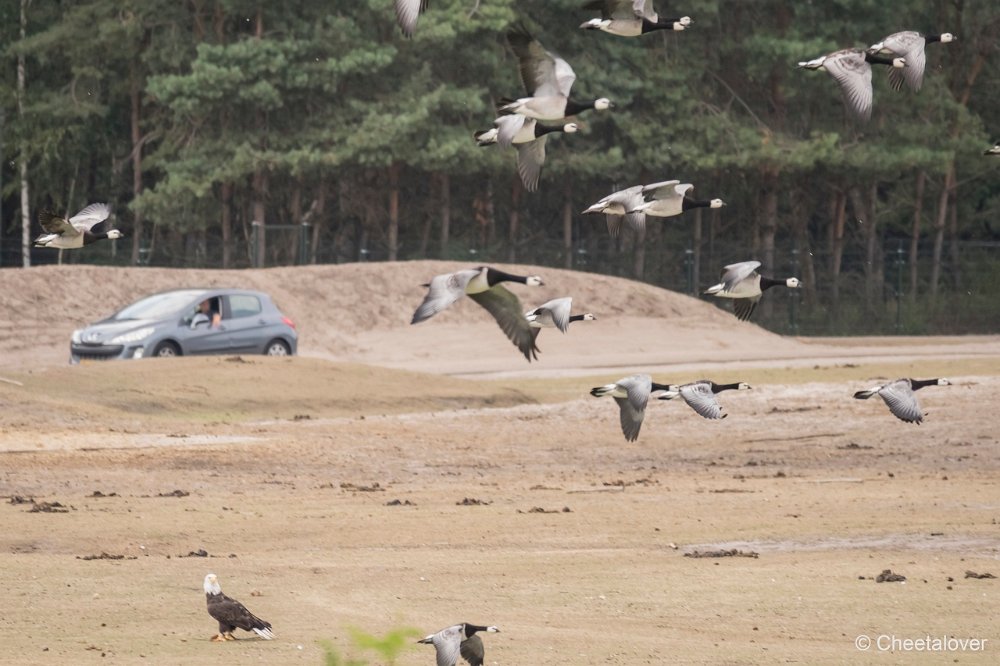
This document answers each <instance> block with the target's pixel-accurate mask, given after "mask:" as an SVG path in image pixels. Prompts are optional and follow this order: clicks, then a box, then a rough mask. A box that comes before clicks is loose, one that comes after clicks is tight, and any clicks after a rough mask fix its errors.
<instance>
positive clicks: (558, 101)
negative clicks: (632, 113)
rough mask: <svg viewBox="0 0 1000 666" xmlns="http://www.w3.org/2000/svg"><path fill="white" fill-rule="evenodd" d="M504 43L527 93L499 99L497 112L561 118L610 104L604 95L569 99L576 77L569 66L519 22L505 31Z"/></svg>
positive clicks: (539, 118)
mask: <svg viewBox="0 0 1000 666" xmlns="http://www.w3.org/2000/svg"><path fill="white" fill-rule="evenodd" d="M507 43H508V44H510V48H511V49H512V50H513V51H514V55H516V56H517V58H518V61H519V68H520V72H521V82H522V83H523V84H524V88H525V90H527V92H528V96H527V97H521V98H519V99H508V98H504V99H502V100H501V101H500V104H499V106H498V108H499V110H500V113H502V114H511V113H519V114H521V115H522V116H526V117H528V118H534V119H535V120H562V119H563V118H565V117H566V116H573V115H576V114H577V113H580V112H581V111H586V110H587V109H596V110H597V111H604V110H605V109H609V108H611V107H612V106H614V104H613V103H612V102H611V100H609V99H607V98H606V97H602V98H600V99H597V100H594V101H592V102H577V101H575V100H572V99H570V96H569V93H570V89H571V88H572V87H573V82H574V81H576V74H575V73H574V72H573V68H572V67H570V66H569V63H568V62H566V61H565V60H563V59H562V58H560V57H559V56H557V55H555V54H553V53H551V52H550V51H546V50H545V47H543V46H542V45H541V43H539V41H538V40H537V39H535V38H534V37H532V36H531V33H529V32H528V30H527V28H525V27H524V25H523V24H518V25H516V26H514V27H513V28H511V29H510V30H508V31H507Z"/></svg>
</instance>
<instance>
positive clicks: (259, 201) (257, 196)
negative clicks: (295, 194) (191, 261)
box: [253, 6, 268, 268]
mask: <svg viewBox="0 0 1000 666" xmlns="http://www.w3.org/2000/svg"><path fill="white" fill-rule="evenodd" d="M254 36H255V38H256V40H257V41H260V40H262V39H263V38H264V10H263V8H262V7H260V6H258V7H257V22H256V26H255V34H254ZM255 124H256V126H257V140H258V145H259V146H260V148H261V149H264V148H266V147H267V132H266V126H267V118H266V116H265V115H264V112H263V111H260V110H258V111H257V114H256V123H255ZM267 186H268V182H267V173H266V172H265V170H264V165H263V164H258V165H257V167H256V170H255V171H254V174H253V222H254V224H256V225H257V256H255V257H254V264H255V265H256V267H257V268H263V267H264V263H265V258H266V257H267V233H266V229H267V219H266V214H267V203H266V198H267Z"/></svg>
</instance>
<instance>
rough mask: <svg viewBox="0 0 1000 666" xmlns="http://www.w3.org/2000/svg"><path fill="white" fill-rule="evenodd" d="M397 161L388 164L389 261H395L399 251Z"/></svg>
mask: <svg viewBox="0 0 1000 666" xmlns="http://www.w3.org/2000/svg"><path fill="white" fill-rule="evenodd" d="M399 170H400V165H399V162H393V163H392V164H391V165H389V233H388V234H387V235H388V239H387V243H388V245H389V261H396V256H397V252H398V251H399Z"/></svg>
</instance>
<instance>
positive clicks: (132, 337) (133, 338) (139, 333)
mask: <svg viewBox="0 0 1000 666" xmlns="http://www.w3.org/2000/svg"><path fill="white" fill-rule="evenodd" d="M154 330H155V329H154V328H153V327H152V326H147V327H146V328H140V329H137V330H135V331H131V332H129V333H122V334H121V335H119V336H116V337H114V338H113V339H112V340H111V344H113V345H124V344H128V343H130V342H139V341H140V340H145V339H146V338H148V337H149V336H151V335H152V334H153V331H154Z"/></svg>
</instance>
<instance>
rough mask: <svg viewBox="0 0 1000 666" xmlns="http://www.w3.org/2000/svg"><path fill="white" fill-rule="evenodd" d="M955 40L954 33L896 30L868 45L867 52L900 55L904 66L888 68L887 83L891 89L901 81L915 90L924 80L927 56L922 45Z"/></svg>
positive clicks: (899, 85) (900, 86) (900, 85)
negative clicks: (936, 33)
mask: <svg viewBox="0 0 1000 666" xmlns="http://www.w3.org/2000/svg"><path fill="white" fill-rule="evenodd" d="M952 41H955V35H953V34H951V33H950V32H945V33H942V34H940V35H921V34H920V33H919V32H917V31H915V30H904V31H903V32H896V33H893V34H891V35H889V36H888V37H886V38H885V39H883V40H882V41H881V42H879V43H877V44H872V45H871V46H870V47H868V53H870V54H872V55H876V54H877V55H882V56H902V57H903V58H905V59H906V67H904V68H903V69H902V70H899V69H897V68H895V67H893V68H892V69H890V70H889V84H890V85H891V86H892V89H893V90H899V89H901V88H902V87H903V82H904V81H905V82H906V85H907V86H909V88H910V90H912V91H913V92H916V91H918V90H920V86H921V85H923V82H924V66H925V64H926V62H927V58H926V56H925V55H924V46H925V44H928V43H930V42H941V43H942V44H947V43H948V42H952Z"/></svg>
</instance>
